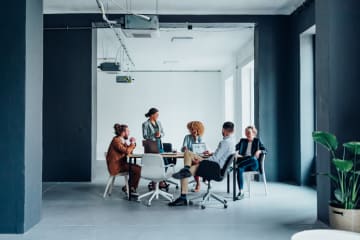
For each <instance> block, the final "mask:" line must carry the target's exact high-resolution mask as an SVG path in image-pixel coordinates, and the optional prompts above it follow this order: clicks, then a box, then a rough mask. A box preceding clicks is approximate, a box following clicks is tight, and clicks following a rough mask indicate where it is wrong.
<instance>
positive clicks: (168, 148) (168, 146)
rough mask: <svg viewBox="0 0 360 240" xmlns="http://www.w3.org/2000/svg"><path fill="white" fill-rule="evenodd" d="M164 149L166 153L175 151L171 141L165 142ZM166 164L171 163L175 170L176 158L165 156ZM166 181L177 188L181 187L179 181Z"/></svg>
mask: <svg viewBox="0 0 360 240" xmlns="http://www.w3.org/2000/svg"><path fill="white" fill-rule="evenodd" d="M163 149H164V152H165V153H170V152H172V151H173V148H172V144H171V143H163ZM165 162H166V164H167V165H168V164H170V165H171V167H172V170H173V171H174V172H175V165H176V158H165ZM165 182H166V183H169V184H173V185H174V186H175V188H176V189H179V183H177V182H175V181H173V180H170V179H168V180H166V181H165Z"/></svg>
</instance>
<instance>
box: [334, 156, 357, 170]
mask: <svg viewBox="0 0 360 240" xmlns="http://www.w3.org/2000/svg"><path fill="white" fill-rule="evenodd" d="M332 161H333V163H334V165H335V167H336V168H337V169H338V170H339V171H342V172H349V171H350V170H351V169H352V167H353V165H354V164H353V162H352V161H349V160H342V159H338V158H333V160H332Z"/></svg>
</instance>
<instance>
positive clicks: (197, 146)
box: [191, 143, 207, 156]
mask: <svg viewBox="0 0 360 240" xmlns="http://www.w3.org/2000/svg"><path fill="white" fill-rule="evenodd" d="M191 146H192V152H193V153H195V154H197V155H200V156H201V155H203V153H204V152H205V151H206V150H207V149H206V144H205V143H193V144H192V145H191Z"/></svg>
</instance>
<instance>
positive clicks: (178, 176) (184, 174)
mask: <svg viewBox="0 0 360 240" xmlns="http://www.w3.org/2000/svg"><path fill="white" fill-rule="evenodd" d="M191 176H192V175H191V172H190V170H189V169H188V168H183V169H181V170H180V171H179V172H177V173H174V174H173V175H172V177H173V178H175V179H183V178H188V177H191Z"/></svg>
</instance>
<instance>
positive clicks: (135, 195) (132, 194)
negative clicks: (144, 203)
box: [130, 188, 139, 197]
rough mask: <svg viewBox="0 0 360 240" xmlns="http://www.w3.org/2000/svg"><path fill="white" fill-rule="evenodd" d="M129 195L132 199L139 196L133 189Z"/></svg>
mask: <svg viewBox="0 0 360 240" xmlns="http://www.w3.org/2000/svg"><path fill="white" fill-rule="evenodd" d="M130 195H131V196H132V197H138V196H139V194H138V193H137V192H136V190H135V189H134V188H132V189H131V191H130Z"/></svg>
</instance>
